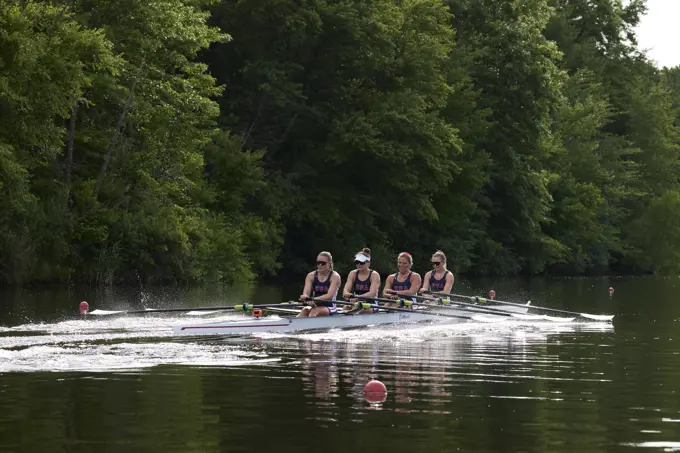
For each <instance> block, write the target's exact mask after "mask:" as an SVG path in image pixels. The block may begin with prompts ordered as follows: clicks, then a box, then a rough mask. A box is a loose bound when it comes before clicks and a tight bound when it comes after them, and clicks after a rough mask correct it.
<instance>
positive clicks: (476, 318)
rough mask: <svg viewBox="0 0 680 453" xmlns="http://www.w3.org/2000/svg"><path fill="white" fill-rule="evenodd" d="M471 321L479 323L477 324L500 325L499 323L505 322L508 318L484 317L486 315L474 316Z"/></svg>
mask: <svg viewBox="0 0 680 453" xmlns="http://www.w3.org/2000/svg"><path fill="white" fill-rule="evenodd" d="M470 319H471V320H472V321H477V322H486V323H492V322H493V323H499V322H505V320H506V319H507V318H503V317H500V316H493V315H491V316H484V315H472V316H470Z"/></svg>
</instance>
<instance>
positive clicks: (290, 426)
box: [0, 278, 680, 453]
mask: <svg viewBox="0 0 680 453" xmlns="http://www.w3.org/2000/svg"><path fill="white" fill-rule="evenodd" d="M609 286H612V287H614V288H615V290H616V292H615V294H614V296H613V297H611V298H610V297H609V294H608V292H607V288H608V287H609ZM492 287H493V288H494V289H495V291H496V293H497V298H498V299H501V300H505V301H513V302H525V301H527V300H531V301H532V304H534V305H542V306H548V307H553V308H560V309H567V310H574V311H583V312H589V313H611V314H615V315H616V317H615V319H614V323H613V324H606V323H583V322H579V323H575V322H574V323H550V322H503V323H497V324H496V323H493V324H490V323H474V322H471V323H465V324H438V325H420V326H389V327H387V326H383V327H375V328H370V329H353V330H343V331H326V332H314V333H298V334H256V335H246V336H240V337H236V338H202V339H196V338H175V337H173V336H172V332H171V330H172V329H171V327H172V325H173V324H176V323H180V322H187V321H189V319H187V318H188V317H187V316H186V315H183V314H181V313H175V314H170V315H162V314H155V315H144V316H118V317H100V318H96V319H95V318H94V317H92V316H90V317H88V318H87V319H82V318H81V317H78V316H77V315H75V313H76V312H77V307H78V303H79V302H80V301H81V300H87V301H88V302H89V303H90V306H91V308H92V309H94V308H100V309H112V310H113V309H134V308H161V307H181V306H183V307H196V306H206V305H229V304H232V303H237V302H243V301H258V302H280V301H285V300H289V299H292V298H296V297H297V295H298V292H299V290H300V288H299V287H297V285H296V286H293V287H291V288H289V289H286V288H272V287H261V288H250V289H240V290H234V289H229V288H205V289H198V290H197V289H193V290H187V289H168V288H164V289H149V288H145V289H143V290H142V289H115V290H92V289H82V288H70V289H62V288H52V289H41V290H13V291H10V290H4V291H3V292H0V298H1V299H0V451H2V452H5V451H7V452H19V451H26V452H29V451H30V452H42V451H45V452H54V451H69V452H71V451H72V452H85V451H111V452H120V451H134V452H147V451H148V452H175V451H176V452H238V451H267V452H283V453H286V452H291V453H292V452H298V451H312V450H314V451H319V450H323V451H329V452H336V451H337V452H347V451H352V450H354V451H387V452H408V453H413V452H420V451H429V452H439V451H447V452H448V451H473V452H626V451H642V452H657V451H680V335H678V327H679V326H680V324H679V323H680V303H679V302H680V301H679V297H678V290H679V289H680V279H676V278H668V279H661V278H602V279H586V278H573V279H532V280H496V281H491V280H475V281H465V280H464V279H463V280H462V281H461V282H457V283H456V288H455V290H456V292H457V293H462V294H470V295H472V294H480V295H486V294H487V293H488V291H489V289H490V288H492ZM228 316H230V317H233V318H237V317H238V316H239V315H228ZM241 316H242V315H241ZM191 320H192V321H194V322H195V321H197V320H196V319H194V318H191ZM374 378H375V379H379V380H381V381H382V382H383V383H384V384H385V385H386V387H387V390H388V393H387V396H386V399H385V401H384V402H369V401H367V400H366V398H365V395H364V392H363V386H364V385H365V384H366V383H367V382H368V381H369V380H371V379H374Z"/></svg>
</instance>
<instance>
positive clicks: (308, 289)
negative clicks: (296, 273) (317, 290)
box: [301, 272, 314, 299]
mask: <svg viewBox="0 0 680 453" xmlns="http://www.w3.org/2000/svg"><path fill="white" fill-rule="evenodd" d="M313 282H314V272H310V273H309V274H307V277H305V288H304V289H303V290H302V295H303V296H305V297H312V283H313ZM301 299H302V298H301Z"/></svg>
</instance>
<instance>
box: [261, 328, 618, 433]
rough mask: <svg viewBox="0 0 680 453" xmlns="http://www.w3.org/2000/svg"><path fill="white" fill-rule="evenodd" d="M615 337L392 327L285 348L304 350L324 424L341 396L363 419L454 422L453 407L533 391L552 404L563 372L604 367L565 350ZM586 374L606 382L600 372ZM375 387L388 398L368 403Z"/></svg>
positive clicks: (301, 340)
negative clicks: (381, 415) (422, 416)
mask: <svg viewBox="0 0 680 453" xmlns="http://www.w3.org/2000/svg"><path fill="white" fill-rule="evenodd" d="M613 332H614V328H613V326H612V325H611V324H610V323H602V324H593V323H583V324H573V325H562V324H561V325H559V326H556V325H554V324H550V325H549V324H545V323H541V324H538V323H534V324H524V325H518V324H516V323H515V324H512V325H510V324H507V325H506V324H504V325H502V326H499V325H494V326H489V325H486V326H480V325H477V326H473V325H470V324H458V325H451V326H426V327H416V326H411V327H404V326H400V327H396V326H392V327H389V328H388V327H385V328H383V327H380V328H375V329H354V330H337V331H328V332H320V333H312V334H300V335H289V336H286V338H285V339H284V338H279V340H281V341H280V342H277V346H278V347H281V348H284V349H287V350H288V351H289V352H291V353H292V351H293V350H297V354H296V355H298V356H299V362H296V363H294V366H296V367H298V366H299V370H300V374H301V376H302V385H303V388H304V393H305V395H307V396H308V397H310V398H309V403H310V404H315V405H316V406H317V407H318V408H319V409H321V411H320V412H319V413H317V417H319V418H320V419H322V420H325V421H327V422H332V421H334V420H336V419H337V417H338V413H337V411H338V410H339V409H338V408H337V407H336V403H335V401H336V400H337V398H338V397H341V396H350V395H351V397H352V400H353V401H354V404H353V407H352V410H353V411H356V412H363V411H364V410H366V409H386V410H391V411H394V412H396V413H413V412H421V413H432V414H451V413H452V412H451V401H452V400H457V399H460V398H465V399H469V398H499V397H500V398H504V397H511V396H509V395H507V393H524V391H525V390H527V389H528V388H530V389H529V390H528V393H529V395H530V396H529V397H531V398H534V397H536V398H545V397H550V396H546V395H545V394H544V393H545V392H546V391H548V389H547V388H545V386H544V385H543V383H544V382H545V381H546V380H548V381H549V380H551V379H552V378H551V374H552V373H553V372H554V370H555V369H557V368H560V369H562V368H564V367H565V366H566V367H574V368H578V367H580V366H581V365H583V366H590V365H596V364H587V363H584V364H574V363H571V364H565V363H562V360H561V359H560V353H559V348H558V345H557V342H558V341H559V340H560V339H561V338H562V339H563V338H564V337H565V336H573V337H574V338H573V339H572V340H571V342H574V343H577V344H578V342H579V340H582V341H592V338H593V336H598V335H610V334H611V333H613ZM275 349H276V348H275ZM270 352H272V353H274V354H275V352H274V351H270ZM580 374H581V375H584V374H586V375H587V374H592V375H594V376H595V377H594V378H593V379H594V380H597V379H598V378H597V376H596V375H597V372H595V371H592V372H590V371H589V372H584V371H581V372H580ZM372 379H377V380H380V381H381V382H383V383H384V384H385V386H386V388H387V393H386V394H385V395H379V397H378V398H376V397H375V396H374V395H370V396H367V395H366V393H365V392H364V390H363V389H364V386H365V385H366V383H368V382H369V381H370V380H372ZM583 379H586V380H587V379H588V378H587V376H586V377H584V378H581V380H583ZM520 388H523V389H524V390H519V389H520ZM501 389H502V390H501ZM508 389H513V391H511V392H508ZM515 396H517V395H515Z"/></svg>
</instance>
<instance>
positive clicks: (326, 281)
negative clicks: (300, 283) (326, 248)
mask: <svg viewBox="0 0 680 453" xmlns="http://www.w3.org/2000/svg"><path fill="white" fill-rule="evenodd" d="M341 280H342V279H341V278H340V274H338V273H337V272H335V271H334V270H333V257H332V256H331V254H330V252H321V253H319V256H317V257H316V270H315V271H312V272H310V273H309V274H307V277H306V278H305V289H304V290H302V295H301V296H300V300H301V301H303V302H307V301H309V303H310V304H311V305H310V306H308V307H304V308H303V309H302V310H301V311H300V314H299V315H298V317H304V316H330V315H334V314H335V313H336V312H337V310H338V309H337V306H336V305H335V303H334V302H333V301H334V300H335V298H336V296H337V295H338V288H340V283H341ZM312 299H314V300H313V301H312Z"/></svg>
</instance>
